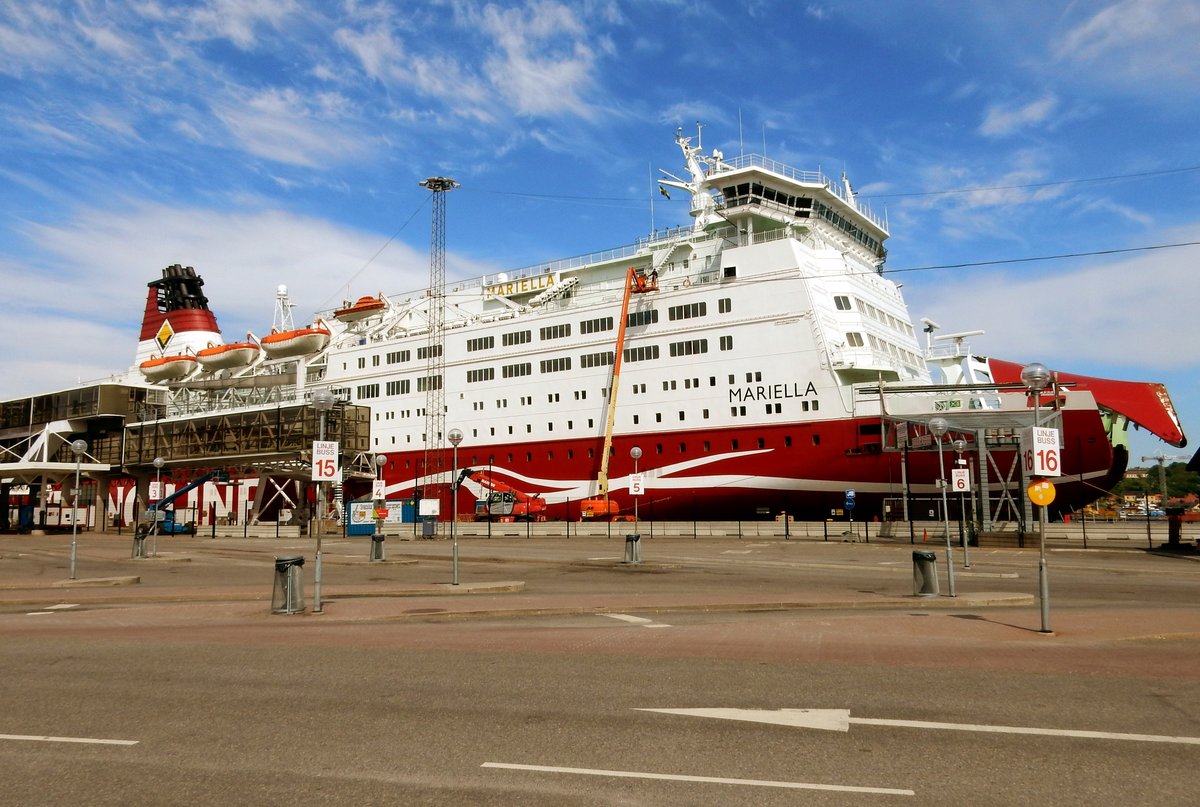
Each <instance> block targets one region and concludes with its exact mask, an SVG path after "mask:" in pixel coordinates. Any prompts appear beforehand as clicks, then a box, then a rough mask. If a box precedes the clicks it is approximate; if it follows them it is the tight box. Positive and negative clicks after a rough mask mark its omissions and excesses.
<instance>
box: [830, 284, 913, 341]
mask: <svg viewBox="0 0 1200 807" xmlns="http://www.w3.org/2000/svg"><path fill="white" fill-rule="evenodd" d="M854 303H855V305H856V306H857V307H858V313H860V314H863V315H865V316H868V317H870V318H871V319H873V320H875V321H876V322H879V323H881V324H883V325H887V326H889V327H891V328H892V329H893V330H897V331H899V332H900V333H902V334H906V335H908V336H911V337H913V338H914V339H915V338H916V333H915V332H914V331H913V327H912V325H909V324H908V323H907V322H905V321H904V320H901V319H896V318H895V317H893V316H892V315H891V314H889V313H887V312H886V311H880V310H879V309H878V308H876V307H875V306H873V305H871V304H870V303H868V302H867V301H866V300H861V299H859V298H858V297H855V298H854ZM833 305H834V307H835V308H837V310H838V311H850V310H851V308H850V297H849V295H845V294H836V295H834V297H833Z"/></svg>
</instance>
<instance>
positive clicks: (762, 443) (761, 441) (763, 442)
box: [758, 437, 767, 448]
mask: <svg viewBox="0 0 1200 807" xmlns="http://www.w3.org/2000/svg"><path fill="white" fill-rule="evenodd" d="M758 447H759V448H766V447H767V441H766V440H764V439H763V438H761V437H760V438H758Z"/></svg>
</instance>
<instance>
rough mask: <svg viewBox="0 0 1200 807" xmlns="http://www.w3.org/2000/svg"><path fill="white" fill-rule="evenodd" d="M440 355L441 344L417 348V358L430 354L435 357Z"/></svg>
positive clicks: (427, 356) (426, 356) (426, 357)
mask: <svg viewBox="0 0 1200 807" xmlns="http://www.w3.org/2000/svg"><path fill="white" fill-rule="evenodd" d="M440 355H442V346H441V345H426V346H425V347H419V348H417V358H418V359H428V358H429V357H430V356H434V357H437V356H440Z"/></svg>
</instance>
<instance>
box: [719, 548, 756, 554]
mask: <svg viewBox="0 0 1200 807" xmlns="http://www.w3.org/2000/svg"><path fill="white" fill-rule="evenodd" d="M721 554H722V555H749V554H750V550H749V549H726V550H725V551H724V552H722V553H721Z"/></svg>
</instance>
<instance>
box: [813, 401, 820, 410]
mask: <svg viewBox="0 0 1200 807" xmlns="http://www.w3.org/2000/svg"><path fill="white" fill-rule="evenodd" d="M812 408H813V411H814V412H816V411H817V410H818V409H820V408H821V402H820V401H813V402H812Z"/></svg>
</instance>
